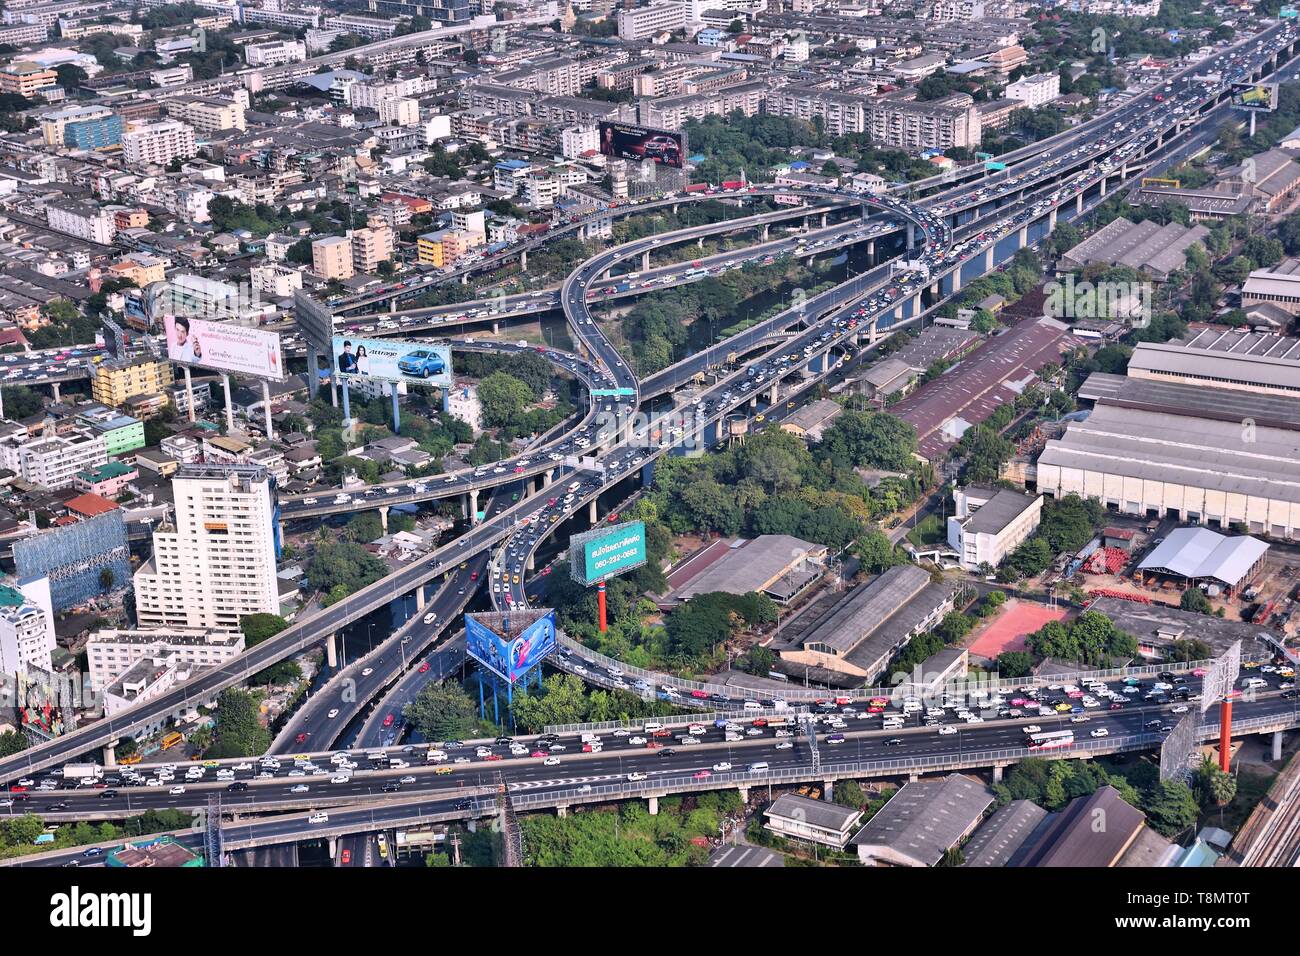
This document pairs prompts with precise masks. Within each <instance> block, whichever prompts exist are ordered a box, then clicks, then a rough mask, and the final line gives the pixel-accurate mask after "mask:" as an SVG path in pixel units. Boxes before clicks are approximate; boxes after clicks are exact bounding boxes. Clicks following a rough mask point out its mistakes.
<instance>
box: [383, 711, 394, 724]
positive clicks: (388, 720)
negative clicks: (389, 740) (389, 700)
mask: <svg viewBox="0 0 1300 956" xmlns="http://www.w3.org/2000/svg"><path fill="white" fill-rule="evenodd" d="M393 720H394V717H393V715H392V714H389V715H388V716H387V717H385V718H384V726H385V727H391V726H393Z"/></svg>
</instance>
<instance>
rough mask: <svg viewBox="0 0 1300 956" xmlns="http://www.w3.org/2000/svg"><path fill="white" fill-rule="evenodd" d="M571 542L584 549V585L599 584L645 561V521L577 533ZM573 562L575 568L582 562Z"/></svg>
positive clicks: (580, 579) (581, 580)
mask: <svg viewBox="0 0 1300 956" xmlns="http://www.w3.org/2000/svg"><path fill="white" fill-rule="evenodd" d="M571 544H573V545H577V546H578V547H579V548H581V550H582V561H581V568H582V577H581V578H579V581H580V582H581V583H582V584H588V585H590V584H597V583H599V582H600V581H604V580H606V579H608V578H612V577H614V576H616V575H619V574H622V573H623V572H624V571H631V570H632V569H633V568H639V567H641V565H643V564H645V563H646V550H645V522H644V521H625V522H623V523H622V524H616V525H613V526H612V527H609V528H598V529H595V530H593V531H589V532H587V533H586V534H582V535H574V536H573V538H572V540H571ZM572 563H573V566H574V570H575V571H576V570H577V568H578V565H579V562H577V561H574V562H572ZM576 576H577V575H575V577H576Z"/></svg>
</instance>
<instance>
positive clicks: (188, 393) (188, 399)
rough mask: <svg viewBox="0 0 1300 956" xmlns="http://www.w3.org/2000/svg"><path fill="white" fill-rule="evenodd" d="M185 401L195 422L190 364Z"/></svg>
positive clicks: (191, 419)
mask: <svg viewBox="0 0 1300 956" xmlns="http://www.w3.org/2000/svg"><path fill="white" fill-rule="evenodd" d="M307 371H309V372H310V371H311V369H310V368H309V369H307ZM185 403H186V405H188V406H189V414H188V416H187V417H188V418H189V420H190V421H191V422H193V421H194V379H193V378H192V377H191V376H190V367H189V366H188V365H186V366H185Z"/></svg>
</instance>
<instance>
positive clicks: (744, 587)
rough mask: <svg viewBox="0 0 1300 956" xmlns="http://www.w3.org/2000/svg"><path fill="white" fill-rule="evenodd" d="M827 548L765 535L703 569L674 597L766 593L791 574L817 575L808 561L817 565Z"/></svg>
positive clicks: (791, 538) (774, 535) (787, 538)
mask: <svg viewBox="0 0 1300 956" xmlns="http://www.w3.org/2000/svg"><path fill="white" fill-rule="evenodd" d="M825 555H826V547H825V546H824V545H820V544H814V543H813V542H811V541H804V540H803V539H802V538H795V537H793V536H791V535H788V534H765V535H760V536H759V537H757V538H755V539H753V540H752V541H748V542H746V543H744V544H742V545H740V546H737V547H733V548H732V549H731V551H730V552H729V553H728V554H726V555H724V556H723V557H722V559H721V560H719V561H717V562H716V563H715V564H712V565H710V566H709V567H707V568H705V570H704V571H702V572H700V573H699V574H698V575H696V576H695V577H694V578H692V579H691V581H690V582H689V583H688V584H687V585H686V586H685V587H683V588H681V589H680V590H678V591H676V592H674V594H673V597H674V598H676V599H677V600H679V601H685V600H689V599H690V598H692V597H695V596H696V595H697V594H709V593H712V592H714V591H722V592H725V593H727V594H748V593H749V592H751V591H766V590H768V589H769V588H771V587H772V586H773V585H777V584H778V582H780V581H781V580H782V578H785V577H786V576H787V575H789V574H791V573H794V574H796V575H799V574H804V575H811V576H816V575H817V574H820V573H821V570H822V569H821V567H820V566H817V567H816V568H814V569H811V570H808V565H809V563H810V560H811V561H813V562H820V561H821V560H822V559H823V558H824V557H825Z"/></svg>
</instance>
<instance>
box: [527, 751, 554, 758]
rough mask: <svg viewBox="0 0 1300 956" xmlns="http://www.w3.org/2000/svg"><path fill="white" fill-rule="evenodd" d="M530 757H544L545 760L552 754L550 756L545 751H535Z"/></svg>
mask: <svg viewBox="0 0 1300 956" xmlns="http://www.w3.org/2000/svg"><path fill="white" fill-rule="evenodd" d="M528 756H530V757H543V758H545V757H549V756H550V754H548V753H547V752H546V751H545V750H534V751H533V752H532V753H530V754H529V755H528Z"/></svg>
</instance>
